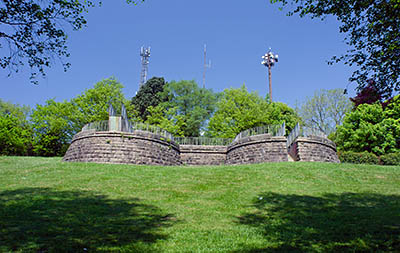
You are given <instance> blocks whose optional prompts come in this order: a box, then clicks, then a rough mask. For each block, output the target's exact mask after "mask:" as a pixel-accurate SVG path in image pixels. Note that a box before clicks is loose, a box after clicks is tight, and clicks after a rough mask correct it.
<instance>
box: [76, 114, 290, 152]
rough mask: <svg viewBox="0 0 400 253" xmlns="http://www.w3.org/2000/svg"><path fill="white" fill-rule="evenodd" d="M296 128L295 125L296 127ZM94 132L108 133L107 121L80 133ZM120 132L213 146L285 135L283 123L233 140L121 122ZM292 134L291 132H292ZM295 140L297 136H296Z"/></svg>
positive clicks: (186, 143) (93, 124) (237, 136)
mask: <svg viewBox="0 0 400 253" xmlns="http://www.w3.org/2000/svg"><path fill="white" fill-rule="evenodd" d="M296 126H297V125H296ZM87 130H95V131H109V121H108V120H102V121H96V122H91V123H88V124H86V125H85V126H84V127H83V128H82V131H87ZM121 131H122V132H128V133H133V132H135V131H147V132H151V133H154V134H157V135H160V136H162V137H165V138H166V139H167V140H173V141H175V142H176V143H177V144H181V145H215V146H228V145H229V144H231V143H232V142H233V141H237V140H239V139H241V138H245V137H248V136H254V135H259V134H271V135H272V136H284V135H285V123H283V124H282V125H265V126H258V127H254V128H251V129H247V130H245V131H242V132H240V133H239V134H238V135H236V137H235V139H231V138H207V137H174V136H173V135H172V134H171V133H170V132H168V131H166V130H164V129H162V128H160V127H158V126H154V125H149V124H145V123H140V122H129V121H122V122H121ZM292 132H293V131H292ZM291 134H292V133H291ZM296 138H297V136H296Z"/></svg>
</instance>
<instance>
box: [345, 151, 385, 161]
mask: <svg viewBox="0 0 400 253" xmlns="http://www.w3.org/2000/svg"><path fill="white" fill-rule="evenodd" d="M338 156H339V160H340V162H342V163H358V164H379V157H377V156H376V155H375V154H373V153H368V152H362V153H357V152H352V151H347V152H339V153H338Z"/></svg>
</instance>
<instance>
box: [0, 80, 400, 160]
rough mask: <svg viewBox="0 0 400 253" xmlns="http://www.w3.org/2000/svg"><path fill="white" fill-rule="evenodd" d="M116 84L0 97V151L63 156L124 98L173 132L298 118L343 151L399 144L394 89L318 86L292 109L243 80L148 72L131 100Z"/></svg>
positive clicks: (229, 133)
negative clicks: (29, 102) (22, 98)
mask: <svg viewBox="0 0 400 253" xmlns="http://www.w3.org/2000/svg"><path fill="white" fill-rule="evenodd" d="M122 88H123V85H122V84H121V83H119V82H118V81H117V80H116V79H114V78H109V79H104V80H102V81H100V82H98V83H96V84H95V85H94V87H93V88H92V89H87V90H85V91H84V92H82V94H80V95H78V96H77V97H75V98H72V99H71V100H69V101H62V102H56V101H54V99H49V100H47V101H46V102H45V104H43V105H36V107H35V108H33V109H31V108H29V107H26V106H20V105H15V104H12V103H10V102H5V101H1V100H0V155H37V156H62V155H64V153H65V151H66V150H67V148H68V146H69V143H70V141H71V139H72V137H73V136H74V135H75V134H76V133H77V132H79V131H80V130H81V129H82V127H83V126H84V125H85V124H87V123H89V122H94V121H101V120H107V119H108V111H107V109H108V108H109V105H110V104H112V105H113V107H114V108H115V109H116V112H117V114H118V113H120V112H119V110H120V108H121V104H124V105H125V108H126V109H127V114H128V117H129V118H130V119H131V121H134V122H143V123H147V124H151V125H156V126H159V127H161V128H163V129H165V130H167V131H169V132H171V133H172V134H173V135H175V136H185V137H198V136H207V137H219V138H233V137H235V136H236V135H237V134H238V133H239V132H241V131H243V130H246V129H249V128H252V127H256V126H261V125H266V124H269V125H271V124H274V125H276V124H282V123H283V122H285V123H286V128H287V129H286V132H287V133H289V132H290V131H291V129H292V128H293V127H294V126H295V125H296V123H297V122H301V123H302V124H303V125H305V126H307V127H311V128H317V129H319V130H321V131H322V132H325V133H326V134H330V135H329V138H331V139H332V140H333V141H335V142H336V144H337V147H338V150H339V151H341V152H342V154H343V152H348V151H350V152H370V153H373V154H375V155H378V156H382V155H386V154H392V153H396V152H399V151H400V95H398V96H396V97H393V98H392V99H390V100H386V101H383V99H382V97H380V96H376V94H373V93H371V92H367V91H360V92H359V93H358V95H357V96H356V97H355V98H352V99H351V100H350V99H349V98H347V97H345V95H343V91H342V90H338V89H336V90H321V91H319V92H316V93H315V95H314V97H312V98H309V99H308V100H307V101H306V102H305V103H304V104H303V106H301V107H300V108H297V109H296V110H294V109H292V108H290V107H289V106H287V105H286V104H284V103H280V102H272V103H271V102H270V101H269V100H268V98H263V97H261V96H260V95H258V94H257V93H256V92H249V91H247V89H246V87H245V86H244V85H243V86H242V87H240V88H229V89H225V90H224V91H222V92H220V93H215V92H213V91H212V90H210V89H204V88H200V87H199V86H198V85H197V83H196V82H195V81H186V80H182V81H171V82H166V81H165V80H164V78H160V77H153V78H151V79H150V80H148V81H147V82H146V84H144V85H143V86H142V87H141V88H140V90H139V91H138V93H137V94H136V95H135V96H134V97H133V98H131V99H130V100H129V99H127V98H126V97H125V96H124V94H123V92H122ZM366 89H369V90H370V89H371V87H370V86H369V87H368V88H366ZM369 90H368V91H369ZM366 94H370V96H371V97H372V98H368V96H369V95H366ZM351 107H353V109H351ZM299 115H300V116H302V117H300V116H299ZM352 159H353V158H352ZM353 160H354V159H353Z"/></svg>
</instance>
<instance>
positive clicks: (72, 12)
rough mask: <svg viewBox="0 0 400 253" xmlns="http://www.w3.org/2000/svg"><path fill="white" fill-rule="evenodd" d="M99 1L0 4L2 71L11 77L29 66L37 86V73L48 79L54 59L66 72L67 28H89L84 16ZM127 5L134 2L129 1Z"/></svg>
mask: <svg viewBox="0 0 400 253" xmlns="http://www.w3.org/2000/svg"><path fill="white" fill-rule="evenodd" d="M96 2H97V1H96V0H94V1H87V0H45V1H41V0H2V1H0V25H1V28H0V48H2V49H3V50H2V52H3V54H2V55H0V67H2V68H3V69H5V68H8V69H9V72H10V74H11V73H12V72H18V70H19V67H20V66H22V65H25V64H27V65H28V66H29V67H30V69H31V80H32V82H34V83H37V80H36V79H35V77H36V76H37V74H38V73H40V74H42V75H43V76H45V68H47V67H50V66H51V65H52V59H54V58H59V59H60V60H61V62H62V64H63V67H64V70H66V69H67V68H68V67H69V66H70V64H69V63H66V62H64V61H63V60H64V58H66V57H69V53H68V50H67V46H66V42H67V34H66V32H65V30H64V28H63V26H64V25H65V24H67V25H69V26H71V27H72V29H73V30H80V29H81V28H83V27H84V26H85V25H86V23H87V22H86V19H85V16H84V13H85V12H87V11H88V8H90V7H93V6H95V5H96ZM127 2H128V3H130V2H132V3H135V1H132V0H127Z"/></svg>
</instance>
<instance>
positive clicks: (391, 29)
mask: <svg viewBox="0 0 400 253" xmlns="http://www.w3.org/2000/svg"><path fill="white" fill-rule="evenodd" d="M270 1H271V2H272V3H276V2H280V3H282V5H283V6H285V5H287V4H288V3H292V4H293V6H295V7H294V10H292V11H290V12H289V13H288V15H293V14H294V13H298V14H300V16H301V17H304V16H306V15H310V16H311V18H322V19H324V18H325V17H326V16H328V15H333V16H335V17H336V18H337V20H338V21H339V22H341V23H342V24H341V26H340V28H339V31H340V32H341V33H346V34H347V37H346V43H347V44H348V45H349V46H350V47H351V49H350V50H348V51H347V53H346V54H344V55H342V56H340V57H336V56H334V57H333V58H332V61H331V63H333V62H339V61H344V63H345V64H348V65H349V66H352V65H356V66H357V67H358V69H357V70H356V71H355V72H354V73H353V74H352V76H351V77H350V78H349V80H350V81H356V82H357V83H358V90H361V89H362V88H364V87H365V86H366V84H367V81H368V80H370V79H372V80H375V82H376V87H377V89H378V90H379V91H380V92H381V94H382V95H383V97H384V98H389V97H390V96H391V94H392V92H393V91H399V90H400V78H399V77H400V32H399V31H400V19H399V17H400V1H399V0H348V1H335V0H270Z"/></svg>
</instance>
